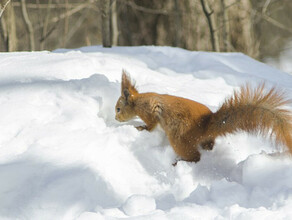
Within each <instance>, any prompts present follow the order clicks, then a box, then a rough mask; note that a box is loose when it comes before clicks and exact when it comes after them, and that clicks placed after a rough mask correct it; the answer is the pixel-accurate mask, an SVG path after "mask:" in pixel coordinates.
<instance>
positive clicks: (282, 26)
mask: <svg viewBox="0 0 292 220" xmlns="http://www.w3.org/2000/svg"><path fill="white" fill-rule="evenodd" d="M253 12H254V13H255V14H256V15H258V16H260V17H261V18H263V19H265V20H266V21H267V22H269V23H271V24H273V25H274V26H276V27H278V28H280V29H282V30H285V31H287V32H289V33H291V34H292V29H291V28H288V27H287V26H285V25H284V24H282V23H280V22H279V21H276V20H275V19H274V18H271V17H270V16H268V15H267V14H263V13H260V12H258V11H257V10H253Z"/></svg>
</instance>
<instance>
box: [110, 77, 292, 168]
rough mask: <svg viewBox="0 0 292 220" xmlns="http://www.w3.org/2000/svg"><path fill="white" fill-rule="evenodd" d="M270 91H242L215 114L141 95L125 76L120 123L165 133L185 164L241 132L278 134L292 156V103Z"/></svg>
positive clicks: (176, 101)
mask: <svg viewBox="0 0 292 220" xmlns="http://www.w3.org/2000/svg"><path fill="white" fill-rule="evenodd" d="M264 91H265V86H264V84H262V85H260V86H259V87H257V88H256V89H254V90H253V89H251V88H250V86H248V85H246V86H242V87H241V89H240V92H236V91H235V92H234V94H233V96H231V97H230V98H228V99H226V100H225V102H224V103H223V104H222V105H221V107H220V108H219V109H218V110H217V111H216V112H214V113H213V112H212V111H211V110H210V109H209V108H208V107H207V106H205V105H203V104H201V103H198V102H195V101H192V100H189V99H185V98H181V97H177V96H172V95H164V94H157V93H139V92H138V91H137V89H136V87H135V85H134V84H133V83H132V82H131V78H130V76H129V75H128V74H127V73H126V72H125V71H123V73H122V83H121V96H120V98H119V99H118V101H117V104H116V107H115V111H116V120H118V121H120V122H124V121H128V120H130V119H132V118H134V117H135V116H138V117H140V118H141V119H142V120H143V121H144V122H145V125H144V126H138V127H136V128H137V129H138V130H144V129H145V130H147V131H152V130H153V129H154V128H155V127H156V126H157V125H158V124H159V125H160V126H161V127H162V129H163V130H164V131H165V133H166V136H167V137H168V139H169V142H170V144H171V146H172V147H173V149H174V151H175V152H176V154H177V155H178V156H179V157H180V158H181V159H182V160H185V161H194V162H198V161H199V160H200V152H199V150H198V149H199V146H201V148H203V149H205V150H212V149H213V146H214V143H215V138H216V137H218V136H223V135H226V134H228V133H234V132H236V131H240V130H242V131H247V132H250V133H256V132H260V133H261V134H263V135H266V134H269V133H270V131H271V136H272V134H274V136H275V140H276V143H281V144H284V145H286V146H287V147H288V150H289V151H290V153H292V138H291V132H292V124H291V119H292V117H291V114H290V112H289V111H288V110H284V109H283V107H284V105H286V104H291V102H290V101H288V100H286V99H285V98H284V97H283V94H282V93H280V92H278V91H276V90H275V88H272V89H270V90H269V91H267V92H264Z"/></svg>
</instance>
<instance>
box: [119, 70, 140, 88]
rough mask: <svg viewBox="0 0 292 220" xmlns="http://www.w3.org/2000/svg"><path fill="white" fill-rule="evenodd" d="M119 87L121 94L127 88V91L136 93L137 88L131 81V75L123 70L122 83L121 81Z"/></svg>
mask: <svg viewBox="0 0 292 220" xmlns="http://www.w3.org/2000/svg"><path fill="white" fill-rule="evenodd" d="M121 87H122V88H121V89H122V94H123V93H124V91H125V89H127V90H128V92H129V93H132V94H135V93H138V91H137V89H136V88H135V85H134V84H132V82H131V77H130V76H129V74H128V73H127V72H126V71H125V70H123V72H122V83H121Z"/></svg>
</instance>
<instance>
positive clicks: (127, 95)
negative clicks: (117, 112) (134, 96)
mask: <svg viewBox="0 0 292 220" xmlns="http://www.w3.org/2000/svg"><path fill="white" fill-rule="evenodd" d="M123 95H124V97H125V98H126V101H127V102H128V101H129V96H130V92H129V90H128V89H124V91H123Z"/></svg>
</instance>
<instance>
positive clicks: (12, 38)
mask: <svg viewBox="0 0 292 220" xmlns="http://www.w3.org/2000/svg"><path fill="white" fill-rule="evenodd" d="M5 11H6V12H5V13H4V14H2V15H3V16H2V18H0V19H1V29H2V31H3V33H2V36H3V38H4V44H5V50H6V51H7V52H11V51H15V50H17V37H16V26H15V14H14V8H13V6H12V4H8V5H7V7H6V10H5Z"/></svg>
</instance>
